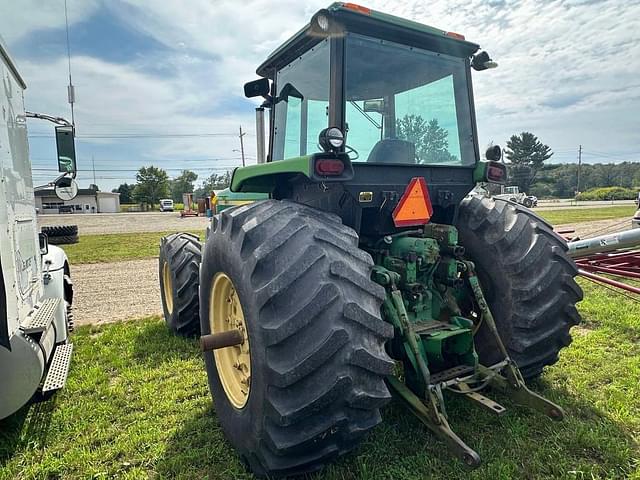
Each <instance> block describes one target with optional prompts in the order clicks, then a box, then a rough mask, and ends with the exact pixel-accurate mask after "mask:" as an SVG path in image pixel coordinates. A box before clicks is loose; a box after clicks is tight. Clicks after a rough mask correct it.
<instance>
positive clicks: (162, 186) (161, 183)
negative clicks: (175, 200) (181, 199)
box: [133, 165, 171, 208]
mask: <svg viewBox="0 0 640 480" xmlns="http://www.w3.org/2000/svg"><path fill="white" fill-rule="evenodd" d="M136 180H137V181H138V183H137V185H136V187H135V188H134V190H133V198H134V199H135V201H136V202H138V203H143V204H147V205H150V206H151V208H153V206H154V205H156V204H157V203H158V202H159V201H160V199H161V198H167V197H168V196H169V195H170V192H171V190H170V188H169V176H168V175H167V172H165V171H164V170H163V169H161V168H157V167H154V166H153V165H151V166H149V167H142V168H141V169H140V170H138V173H137V174H136Z"/></svg>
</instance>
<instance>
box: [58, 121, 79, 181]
mask: <svg viewBox="0 0 640 480" xmlns="http://www.w3.org/2000/svg"><path fill="white" fill-rule="evenodd" d="M74 136H75V132H74V129H73V127H72V126H67V125H64V126H59V127H56V149H57V150H58V171H59V172H62V173H75V172H76V170H77V168H76V145H75V140H74Z"/></svg>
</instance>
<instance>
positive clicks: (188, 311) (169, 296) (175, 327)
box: [158, 233, 202, 337]
mask: <svg viewBox="0 0 640 480" xmlns="http://www.w3.org/2000/svg"><path fill="white" fill-rule="evenodd" d="M201 259H202V255H201V244H200V239H199V238H198V237H197V236H195V235H192V234H190V233H174V234H172V235H169V236H167V237H163V238H162V240H160V259H159V272H158V273H159V276H160V292H161V297H162V310H163V312H164V320H165V322H166V324H167V326H168V327H169V329H170V330H171V331H173V332H174V333H176V334H178V335H182V336H185V337H190V336H194V335H197V334H198V333H200V318H199V316H198V314H199V308H200V307H199V302H198V286H199V279H200V272H199V269H200V261H201Z"/></svg>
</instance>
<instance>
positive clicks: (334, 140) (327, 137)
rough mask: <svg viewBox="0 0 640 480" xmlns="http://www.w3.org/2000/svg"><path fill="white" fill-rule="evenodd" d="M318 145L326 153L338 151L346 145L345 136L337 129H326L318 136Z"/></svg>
mask: <svg viewBox="0 0 640 480" xmlns="http://www.w3.org/2000/svg"><path fill="white" fill-rule="evenodd" d="M318 143H319V144H320V146H321V147H322V149H323V150H324V151H325V152H332V151H333V152H335V151H338V150H339V149H340V148H342V146H343V145H344V134H343V133H342V130H340V129H339V128H337V127H329V128H325V129H324V130H322V131H321V132H320V135H319V136H318Z"/></svg>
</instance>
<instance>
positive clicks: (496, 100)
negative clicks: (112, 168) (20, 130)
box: [0, 0, 640, 166]
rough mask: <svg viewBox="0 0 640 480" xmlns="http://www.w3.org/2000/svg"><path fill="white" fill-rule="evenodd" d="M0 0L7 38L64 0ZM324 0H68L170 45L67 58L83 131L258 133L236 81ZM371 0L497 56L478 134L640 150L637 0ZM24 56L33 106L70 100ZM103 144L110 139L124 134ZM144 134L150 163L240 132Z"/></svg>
mask: <svg viewBox="0 0 640 480" xmlns="http://www.w3.org/2000/svg"><path fill="white" fill-rule="evenodd" d="M1 3H2V5H0V32H1V33H3V34H4V35H5V37H6V39H7V40H8V41H9V44H10V45H11V43H12V42H16V41H18V40H20V39H25V38H28V35H29V33H30V32H33V31H34V30H38V29H42V28H62V27H63V26H64V11H63V5H64V3H63V1H62V0H52V1H50V2H49V1H47V2H42V1H40V2H39V1H36V0H29V1H28V2H27V3H23V5H22V6H21V8H20V9H19V10H18V9H16V8H15V7H13V2H11V3H10V2H8V1H3V2H1ZM327 3H328V2H321V1H319V0H313V1H312V2H299V1H295V0H285V1H282V2H278V3H273V2H266V1H264V0H248V1H244V2H237V1H231V0H217V1H213V0H190V1H189V2H183V1H178V0H167V1H161V0H117V1H110V2H104V3H102V4H99V3H97V0H91V1H89V0H82V1H80V0H69V13H70V21H71V22H72V23H77V22H81V21H82V20H86V19H88V18H90V17H91V15H94V14H95V13H96V12H98V11H105V10H104V9H106V11H107V12H110V13H112V14H113V15H115V16H117V18H118V19H119V20H120V21H121V22H123V23H125V24H126V25H127V26H128V27H129V28H131V29H134V30H136V31H138V32H141V33H143V34H145V35H148V36H149V37H151V38H153V39H154V40H155V41H157V42H159V43H160V44H162V45H164V46H165V48H166V50H165V51H163V52H155V53H154V54H153V56H147V57H145V58H136V59H135V60H131V61H130V62H128V63H125V64H117V63H112V62H106V61H104V60H100V59H98V58H92V57H88V56H84V57H80V56H75V57H74V58H73V60H72V62H73V73H74V83H75V84H76V86H77V99H78V101H77V118H78V125H79V132H80V134H82V132H83V131H85V132H87V131H99V132H105V133H109V132H123V131H133V132H157V131H167V130H175V131H179V132H187V131H193V132H235V131H236V130H237V128H238V125H239V124H242V125H243V127H244V128H245V129H246V130H249V131H252V130H253V119H254V113H253V110H252V108H251V107H250V106H249V104H247V108H246V111H244V112H240V113H228V112H229V111H231V112H234V109H230V108H229V105H230V103H231V104H233V106H235V107H236V109H237V106H238V105H239V104H238V102H239V101H240V100H239V99H240V97H241V95H242V84H243V83H244V82H245V81H247V80H251V79H253V78H255V69H256V67H257V66H258V64H259V63H260V62H262V61H263V60H264V59H265V58H266V57H267V55H268V54H269V53H270V52H271V51H272V50H274V49H275V48H276V47H277V46H278V45H279V44H281V43H282V42H283V41H285V40H286V39H287V38H288V37H290V36H291V35H292V34H293V33H295V32H296V31H297V30H299V29H300V28H301V27H302V26H303V25H304V24H305V23H306V22H307V21H308V20H309V18H310V17H311V15H312V14H313V13H314V12H315V11H316V10H318V9H319V8H322V7H325V6H326V5H327ZM365 3H366V4H368V5H369V6H371V7H373V8H376V9H378V10H381V11H384V12H387V13H392V14H396V15H399V16H402V17H405V18H409V19H412V20H416V21H419V22H423V23H426V24H429V25H433V26H436V27H439V28H442V29H446V30H451V31H456V32H460V33H463V34H464V35H466V37H467V39H469V40H470V41H473V42H477V43H480V44H481V46H482V47H483V48H486V49H487V51H488V52H489V53H490V54H491V55H492V56H493V57H494V59H496V60H497V61H498V62H499V64H500V67H499V68H498V69H496V70H491V71H486V72H477V73H474V75H473V79H474V86H475V100H476V106H477V113H478V115H477V116H478V125H479V132H480V142H481V146H482V145H484V144H486V143H487V142H488V141H490V140H492V141H494V142H497V143H502V144H504V142H505V141H506V139H507V138H508V137H509V136H510V135H511V134H513V133H517V132H519V131H522V130H530V131H533V132H534V133H536V134H537V135H538V136H539V137H540V138H541V139H542V140H543V141H545V142H546V143H548V144H550V145H551V146H552V147H553V148H554V149H555V150H558V151H569V150H571V151H572V150H574V149H575V148H576V147H577V144H579V143H582V144H584V145H585V146H586V148H591V149H593V150H600V151H602V150H604V149H605V147H606V148H608V149H612V150H614V151H635V152H638V151H640V142H639V140H640V137H639V136H638V132H639V131H640V117H639V116H638V114H637V113H636V112H637V111H640V95H639V93H638V92H639V91H640V88H639V87H640V81H639V80H638V72H639V69H638V68H637V61H636V59H638V58H640V38H639V37H638V35H637V32H638V31H640V2H638V1H633V2H622V1H619V0H609V1H606V0H605V1H599V2H579V1H561V0H550V1H544V2H542V1H536V0H522V1H512V0H506V1H503V0H491V1H485V0H437V1H433V2H419V1H417V0H412V1H405V2H398V1H393V2H391V1H385V0H373V1H372V2H365ZM9 5H11V7H9ZM72 49H73V45H72ZM18 64H19V67H21V69H22V71H23V73H24V76H25V77H26V79H27V82H28V84H29V90H28V91H27V95H26V98H27V102H28V104H29V106H30V107H31V108H33V109H37V110H40V111H48V112H54V113H55V112H64V111H67V110H68V106H67V105H66V90H65V88H66V87H65V85H66V73H65V72H66V65H65V61H64V59H62V58H56V59H51V61H49V62H44V63H43V62H34V61H29V59H28V58H26V59H25V58H21V59H18ZM158 66H162V67H163V68H162V69H158V68H157V67H158ZM151 72H155V73H151ZM158 72H162V73H158ZM107 141H109V140H104V142H103V143H105V142H107ZM111 142H112V144H113V145H114V148H115V145H117V146H118V147H120V148H122V145H124V142H120V141H117V140H112V141H111ZM254 143H255V138H254V137H250V138H248V139H247V142H246V144H247V145H246V146H247V150H248V151H249V152H250V154H251V155H255V153H254V152H255V145H254ZM141 144H142V143H141ZM144 145H145V148H144V154H143V155H145V156H146V158H144V160H145V161H146V159H147V158H154V157H166V158H169V157H172V156H173V157H178V158H187V157H190V156H195V157H222V156H225V157H226V156H229V152H231V150H233V149H236V148H237V147H238V140H237V138H224V137H223V138H213V139H212V138H195V139H193V138H190V139H157V140H154V141H149V142H146V143H144ZM567 159H568V158H567ZM136 166H137V165H136ZM180 166H182V165H180Z"/></svg>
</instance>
